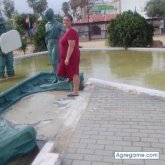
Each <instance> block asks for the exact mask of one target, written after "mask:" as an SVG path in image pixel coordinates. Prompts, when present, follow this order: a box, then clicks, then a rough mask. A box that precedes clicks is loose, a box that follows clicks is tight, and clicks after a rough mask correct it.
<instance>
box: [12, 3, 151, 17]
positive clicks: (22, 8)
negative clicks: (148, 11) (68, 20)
mask: <svg viewBox="0 0 165 165" xmlns="http://www.w3.org/2000/svg"><path fill="white" fill-rule="evenodd" d="M68 1H69V0H47V2H48V7H51V8H52V9H53V10H54V12H55V14H58V13H60V14H63V12H62V10H61V7H62V3H63V2H68ZM106 1H108V0H106ZM147 1H148V0H121V10H122V11H126V10H129V9H130V10H133V11H134V10H135V8H136V11H137V12H138V13H140V14H141V15H143V16H145V14H144V12H143V9H144V6H145V4H146V2H147ZM14 2H15V8H16V10H18V12H19V13H23V12H24V13H28V12H32V9H30V8H29V7H28V4H27V2H26V0H14Z"/></svg>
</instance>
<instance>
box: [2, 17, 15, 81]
mask: <svg viewBox="0 0 165 165" xmlns="http://www.w3.org/2000/svg"><path fill="white" fill-rule="evenodd" d="M9 30H11V29H9V28H7V27H6V26H5V21H4V19H3V18H0V36H1V35H2V34H3V33H6V32H8V31H9ZM11 39H12V38H11ZM13 62H14V59H13V52H9V53H7V54H5V53H3V52H2V50H1V48H0V79H1V78H5V69H6V72H7V75H8V77H12V76H14V75H15V72H14V65H13Z"/></svg>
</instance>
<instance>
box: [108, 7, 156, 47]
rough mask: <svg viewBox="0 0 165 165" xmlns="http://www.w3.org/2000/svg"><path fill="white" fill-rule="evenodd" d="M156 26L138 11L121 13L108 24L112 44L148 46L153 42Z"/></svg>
mask: <svg viewBox="0 0 165 165" xmlns="http://www.w3.org/2000/svg"><path fill="white" fill-rule="evenodd" d="M153 31H154V28H153V26H152V25H151V24H149V23H147V21H146V20H145V18H144V17H142V16H141V15H140V14H138V13H137V12H132V11H130V10H129V11H126V12H123V13H122V14H119V15H118V16H117V17H116V19H114V20H112V21H111V22H110V24H109V26H108V34H109V37H108V41H109V43H110V45H111V46H115V47H118V46H122V47H125V48H127V47H147V46H148V45H150V44H151V43H152V37H153Z"/></svg>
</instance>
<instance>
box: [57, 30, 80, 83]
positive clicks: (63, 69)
mask: <svg viewBox="0 0 165 165" xmlns="http://www.w3.org/2000/svg"><path fill="white" fill-rule="evenodd" d="M68 40H75V47H74V50H73V53H72V55H71V57H70V59H69V64H68V65H65V59H66V55H67V50H68V46H69V44H68ZM59 46H60V61H59V64H58V68H57V75H58V76H60V77H67V78H69V80H72V79H73V76H74V75H75V74H76V75H79V63H80V50H79V35H78V33H77V31H76V30H75V29H73V28H70V29H69V30H68V31H66V32H65V33H64V34H63V36H62V37H61V39H60V44H59Z"/></svg>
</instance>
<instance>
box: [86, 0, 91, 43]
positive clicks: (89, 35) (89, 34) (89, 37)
mask: <svg viewBox="0 0 165 165" xmlns="http://www.w3.org/2000/svg"><path fill="white" fill-rule="evenodd" d="M87 14H88V39H89V41H90V40H91V33H90V18H89V0H87Z"/></svg>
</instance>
